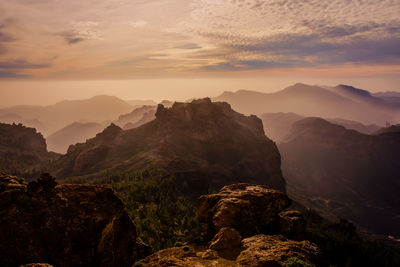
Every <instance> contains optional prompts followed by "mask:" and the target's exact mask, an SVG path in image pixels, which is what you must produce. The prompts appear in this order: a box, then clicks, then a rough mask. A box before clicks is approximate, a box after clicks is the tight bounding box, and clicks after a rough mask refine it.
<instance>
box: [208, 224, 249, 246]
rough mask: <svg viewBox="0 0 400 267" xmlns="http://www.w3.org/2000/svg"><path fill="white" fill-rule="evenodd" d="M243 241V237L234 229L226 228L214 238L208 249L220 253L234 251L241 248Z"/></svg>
mask: <svg viewBox="0 0 400 267" xmlns="http://www.w3.org/2000/svg"><path fill="white" fill-rule="evenodd" d="M241 241H242V237H241V236H240V234H239V232H238V231H236V230H235V229H233V228H227V227H224V228H221V230H219V232H218V233H217V234H216V235H215V236H214V238H213V240H211V242H210V245H209V246H208V247H209V248H210V249H213V250H220V251H221V250H222V251H224V250H233V249H237V248H239V247H240V243H241Z"/></svg>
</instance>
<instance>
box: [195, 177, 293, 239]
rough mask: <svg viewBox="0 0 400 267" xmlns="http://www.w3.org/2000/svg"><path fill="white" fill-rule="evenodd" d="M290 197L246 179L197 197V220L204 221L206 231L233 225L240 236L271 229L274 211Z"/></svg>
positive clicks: (216, 230) (286, 202)
mask: <svg viewBox="0 0 400 267" xmlns="http://www.w3.org/2000/svg"><path fill="white" fill-rule="evenodd" d="M289 204H290V199H289V198H288V197H287V196H286V195H285V194H284V193H282V192H280V191H277V190H273V189H270V188H268V187H266V186H260V185H250V184H246V183H239V184H233V185H229V186H224V187H223V188H222V189H221V190H220V191H219V192H218V193H217V194H211V195H204V196H201V197H200V198H199V204H198V217H199V220H201V221H204V222H206V223H207V224H208V235H209V236H210V237H212V236H214V235H215V234H216V233H217V232H218V231H219V230H221V229H222V228H224V227H228V228H234V229H236V230H237V231H238V232H239V233H240V234H241V235H242V236H244V237H248V236H251V235H254V234H257V233H263V232H271V231H273V229H274V228H275V227H276V225H277V224H278V222H277V221H278V213H279V212H280V211H282V210H283V209H285V208H287V207H288V206H289Z"/></svg>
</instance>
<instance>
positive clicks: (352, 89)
mask: <svg viewBox="0 0 400 267" xmlns="http://www.w3.org/2000/svg"><path fill="white" fill-rule="evenodd" d="M335 89H337V90H341V91H344V92H347V93H351V94H356V95H359V96H371V93H370V92H368V91H367V90H364V89H359V88H355V87H354V86H351V85H345V84H339V85H338V86H336V87H335Z"/></svg>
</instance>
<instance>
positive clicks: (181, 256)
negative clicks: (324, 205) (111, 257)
mask: <svg viewBox="0 0 400 267" xmlns="http://www.w3.org/2000/svg"><path fill="white" fill-rule="evenodd" d="M288 205H289V198H288V197H287V196H286V195H285V194H283V193H282V192H279V191H276V190H271V189H268V188H266V187H265V186H257V185H250V184H243V183H241V184H234V185H230V186H225V187H224V188H222V189H221V191H220V192H219V193H217V194H212V195H205V196H202V197H200V199H199V210H198V212H199V219H202V220H205V221H207V222H208V225H209V228H211V230H210V229H209V233H216V235H215V236H214V237H213V238H212V240H211V241H210V243H209V244H208V245H207V246H206V247H199V246H195V245H193V246H184V247H177V248H170V249H166V250H161V251H159V252H157V253H154V254H152V255H150V256H148V257H147V258H145V259H143V260H141V261H139V262H138V264H137V266H182V267H185V266H243V267H244V266H246V267H258V266H260V267H261V266H284V264H285V263H286V262H287V261H288V260H290V259H293V258H296V259H297V260H301V261H303V262H304V263H308V264H309V265H310V266H316V265H315V264H318V262H319V261H320V256H321V252H320V250H319V248H318V247H317V246H316V245H315V244H313V243H311V242H309V241H294V240H289V239H287V238H286V237H284V236H282V235H279V234H278V235H277V234H276V233H279V231H280V230H279V229H280V227H279V217H280V215H279V212H280V211H282V210H283V209H285V208H286V207H287V206H288ZM292 213H295V212H292ZM288 214H291V213H290V212H288ZM273 223H277V224H278V225H277V226H278V227H276V228H271V227H265V226H268V225H269V226H271V224H273ZM285 223H286V222H285ZM286 226H287V225H285V227H286ZM273 231H275V233H274V234H272V232H273ZM267 232H270V234H272V235H267V234H266V233H267ZM250 233H256V234H257V235H254V236H251V234H250ZM242 236H244V237H246V236H247V238H244V239H242Z"/></svg>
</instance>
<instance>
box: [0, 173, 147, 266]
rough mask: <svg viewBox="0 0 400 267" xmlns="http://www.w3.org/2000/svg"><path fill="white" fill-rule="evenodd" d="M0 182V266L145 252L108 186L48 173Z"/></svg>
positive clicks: (126, 260)
mask: <svg viewBox="0 0 400 267" xmlns="http://www.w3.org/2000/svg"><path fill="white" fill-rule="evenodd" d="M0 183H1V188H0V236H1V240H0V255H1V257H0V266H19V265H23V264H30V263H33V262H45V263H49V264H51V265H54V266H131V265H132V264H133V262H134V261H135V260H137V259H139V258H140V257H142V256H143V255H144V252H145V249H146V248H145V246H143V245H141V244H140V242H139V240H137V235H136V228H135V225H134V224H133V223H132V221H131V219H130V218H129V216H128V214H127V213H126V212H125V210H124V207H123V204H122V202H121V200H120V199H119V198H118V197H117V196H116V195H115V194H114V192H113V190H112V188H111V187H108V186H102V185H57V183H56V182H55V180H54V178H53V177H51V176H50V175H48V174H45V175H42V176H41V177H40V178H39V179H38V180H37V181H34V182H30V183H29V184H27V183H25V182H23V181H22V180H21V179H18V178H17V177H10V176H7V175H4V174H1V175H0ZM5 255H6V256H5ZM28 266H29V265H28Z"/></svg>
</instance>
